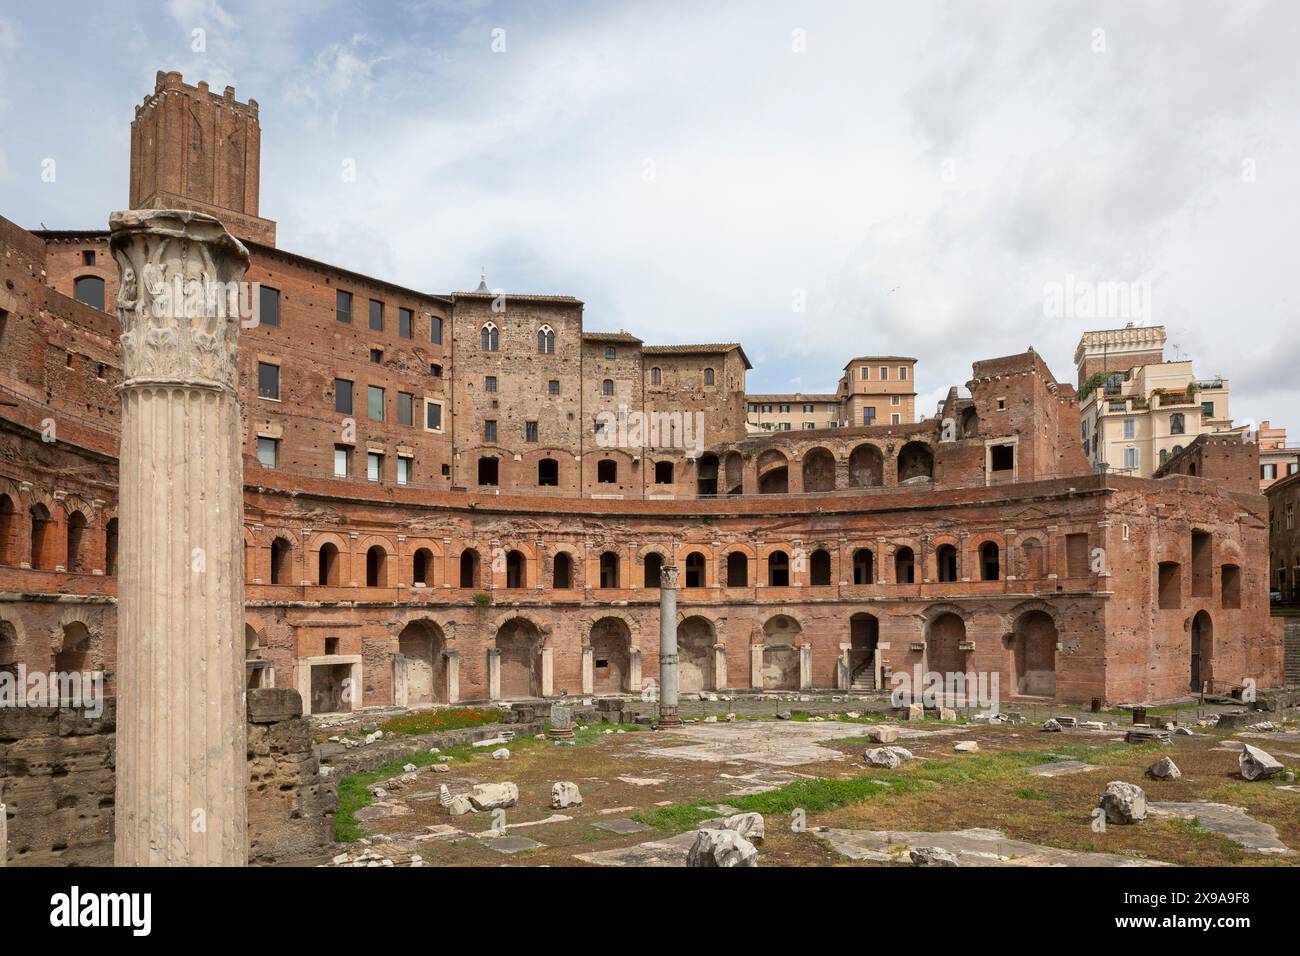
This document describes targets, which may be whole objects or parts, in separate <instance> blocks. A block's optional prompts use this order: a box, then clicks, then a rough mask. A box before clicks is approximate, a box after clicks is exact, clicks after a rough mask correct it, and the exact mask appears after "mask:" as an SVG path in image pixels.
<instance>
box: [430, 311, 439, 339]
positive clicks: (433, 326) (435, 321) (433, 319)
mask: <svg viewBox="0 0 1300 956" xmlns="http://www.w3.org/2000/svg"><path fill="white" fill-rule="evenodd" d="M429 341H430V342H432V343H433V344H434V345H441V344H442V316H440V315H431V316H429Z"/></svg>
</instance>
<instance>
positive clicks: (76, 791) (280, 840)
mask: <svg viewBox="0 0 1300 956" xmlns="http://www.w3.org/2000/svg"><path fill="white" fill-rule="evenodd" d="M300 715H301V702H300V701H298V695H297V693H296V692H295V691H292V690H274V691H261V690H255V691H250V692H249V704H248V718H249V728H248V770H249V784H248V836H249V863H251V864H255V865H261V866H271V865H295V864H296V865H309V864H313V863H317V862H321V861H322V860H323V859H324V858H325V857H326V855H327V854H328V852H329V848H330V846H331V845H332V843H333V834H334V813H335V811H336V809H337V807H338V796H337V793H336V792H335V791H334V788H333V787H332V786H331V785H330V784H328V783H326V782H325V781H323V780H322V778H321V776H320V763H319V760H318V759H317V757H316V754H315V752H314V750H313V747H312V742H311V728H310V723H309V722H308V721H307V720H305V719H303V718H302V717H301V716H300ZM115 733H116V702H115V701H114V699H113V698H111V697H109V698H107V699H106V700H104V701H103V713H102V715H100V716H98V717H93V718H92V717H89V716H86V715H84V714H83V713H82V710H81V709H80V708H72V707H5V708H0V793H2V794H3V800H0V802H3V803H5V804H6V806H7V810H8V820H9V849H8V854H7V862H8V865H9V866H111V865H112V863H113V807H114V787H115V768H116V747H115Z"/></svg>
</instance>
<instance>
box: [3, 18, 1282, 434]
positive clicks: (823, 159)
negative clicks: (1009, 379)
mask: <svg viewBox="0 0 1300 956" xmlns="http://www.w3.org/2000/svg"><path fill="white" fill-rule="evenodd" d="M1298 40H1300V4H1295V3H1291V2H1277V3H1269V2H1260V0H1234V2H1232V3H1222V2H1218V0H1213V2H1210V0H1205V2H1202V0H1177V2H1154V0H1142V2H1138V0H1123V2H1114V3H1110V2H1089V3H1083V2H1069V0H1058V2H1051V3H1047V2H1042V0H998V2H981V0H962V2H957V0H953V2H949V3H938V2H924V0H909V2H907V3H892V2H891V3H875V2H843V3H831V2H827V3H807V4H799V3H764V2H758V0H738V2H726V0H721V2H711V3H707V4H703V3H699V2H674V0H654V2H646V3H634V2H622V3H621V2H604V3H584V2H569V3H541V2H536V0H534V2H518V3H492V2H487V0H482V2H479V0H389V2H382V3H380V2H368V3H363V2H360V0H275V2H268V0H149V2H122V3H118V4H103V3H98V2H96V3H90V2H81V0H63V2H46V3H40V4H38V3H34V2H23V3H19V2H14V0H0V130H3V135H0V215H3V216H5V217H6V218H9V219H11V220H14V221H15V222H17V223H19V224H20V225H23V226H25V227H28V228H39V227H40V226H42V225H44V226H46V227H47V228H51V229H60V228H65V229H66V228H104V227H105V226H106V223H107V217H108V213H109V212H110V211H112V210H115V209H119V208H123V207H124V206H125V205H126V203H127V189H128V178H127V175H128V160H129V156H128V152H129V143H130V121H131V117H132V115H133V111H134V107H135V105H136V104H138V103H139V102H140V101H141V100H142V99H143V97H144V96H145V95H146V94H148V93H150V92H151V91H152V90H153V86H154V76H155V73H156V71H158V70H180V71H181V72H182V73H183V75H184V77H185V80H186V81H187V82H189V83H196V82H198V81H199V80H207V82H208V83H209V84H210V85H211V86H212V87H213V88H214V89H216V90H221V89H222V88H223V87H224V86H226V85H233V86H234V87H235V88H236V91H237V96H238V97H239V99H241V100H244V99H248V98H250V97H251V98H253V99H256V100H257V101H258V103H259V106H260V119H261V126H262V171H261V214H262V215H263V216H265V217H267V218H270V219H274V220H276V221H277V223H278V240H277V244H278V245H279V246H280V247H281V248H284V249H287V250H290V251H293V252H297V253H301V254H303V255H307V256H310V257H312V258H317V259H322V260H324V261H327V262H331V263H335V264H337V265H340V266H343V267H345V268H348V269H352V270H355V271H358V272H362V273H367V274H371V275H375V276H377V277H380V278H383V279H386V280H389V281H392V282H396V283H399V284H402V285H406V286H410V287H413V288H416V289H420V290H423V291H427V292H434V293H446V292H450V291H453V290H458V289H472V288H474V287H475V286H476V285H477V284H478V279H479V272H480V269H486V271H487V279H488V285H489V286H490V287H492V288H494V289H496V288H503V289H506V290H508V291H510V292H543V293H558V294H569V295H575V296H577V297H578V298H580V299H582V300H583V301H584V302H585V303H586V308H585V312H584V323H585V327H586V328H588V329H590V330H616V329H627V330H628V331H631V332H633V333H635V334H636V335H638V336H640V337H641V338H643V339H645V340H646V341H647V342H651V343H655V344H666V343H677V342H692V341H694V342H700V341H707V342H730V341H738V342H741V343H742V344H743V345H744V347H745V351H746V353H747V354H748V356H749V358H750V360H751V361H752V362H753V363H754V366H755V368H754V371H752V372H751V373H750V375H749V381H748V389H749V391H751V392H795V391H802V392H831V391H833V390H834V388H835V385H836V383H837V381H838V378H839V375H840V374H841V371H842V369H843V366H844V364H845V363H846V362H847V361H848V360H849V359H850V358H852V357H854V356H857V355H867V354H889V355H895V354H897V355H910V356H915V357H916V358H917V359H918V360H919V364H918V368H917V382H918V389H919V391H920V394H919V396H918V410H919V411H920V412H922V413H925V414H930V413H932V411H933V409H934V407H935V405H936V403H937V402H938V401H939V399H940V398H941V397H942V396H943V395H944V394H945V393H946V392H947V389H948V387H949V386H951V385H963V384H965V382H966V381H967V380H968V379H969V378H970V375H971V363H972V362H974V361H977V360H979V359H982V358H993V357H997V356H1002V355H1008V354H1012V353H1016V352H1022V351H1024V350H1025V349H1026V348H1028V347H1030V346H1033V347H1034V348H1035V349H1036V350H1037V351H1038V352H1039V353H1040V354H1041V355H1042V356H1043V357H1044V358H1045V359H1046V361H1047V362H1048V364H1049V365H1050V366H1051V368H1052V370H1053V371H1054V373H1055V374H1056V376H1057V378H1058V379H1060V380H1062V381H1068V382H1073V381H1074V380H1075V371H1074V364H1073V363H1074V349H1075V346H1076V345H1077V344H1078V341H1079V337H1080V335H1081V334H1082V333H1083V332H1084V331H1088V330H1091V329H1098V328H1115V327H1122V326H1124V325H1125V324H1127V323H1128V322H1130V321H1132V322H1134V323H1135V324H1163V325H1164V326H1165V327H1166V328H1167V330H1168V336H1169V342H1170V346H1169V348H1168V357H1170V358H1174V357H1178V358H1184V359H1188V358H1189V359H1191V360H1193V361H1194V363H1195V369H1196V374H1197V376H1198V377H1199V378H1202V379H1205V378H1212V377H1216V376H1226V377H1228V378H1229V379H1230V380H1231V388H1232V398H1231V409H1230V412H1231V414H1232V415H1233V417H1234V418H1235V419H1237V421H1238V422H1242V421H1249V422H1258V421H1260V420H1263V419H1270V420H1271V421H1272V422H1273V424H1274V425H1286V426H1289V427H1290V429H1291V431H1292V439H1293V440H1292V444H1300V376H1298V375H1297V369H1298V368H1300V322H1298V321H1297V311H1298V308H1300V303H1298V302H1297V298H1296V295H1295V290H1293V289H1292V288H1291V284H1292V282H1293V281H1294V276H1295V271H1296V255H1295V240H1294V227H1295V224H1296V223H1297V221H1298V220H1300V217H1298V216H1297V212H1300V179H1298V178H1297V173H1296V171H1297V170H1300V56H1297V55H1296V53H1295V51H1296V49H1298V48H1300V44H1298V43H1297V41H1298ZM51 161H52V162H51ZM349 170H351V171H355V175H354V176H351V177H349V176H347V175H345V171H349ZM1067 288H1068V289H1069V290H1071V294H1070V296H1069V297H1068V299H1065V300H1064V301H1063V298H1062V296H1061V295H1060V294H1059V293H1060V292H1061V290H1063V289H1067ZM1094 292H1095V293H1097V294H1096V295H1095V296H1092V295H1091V293H1094ZM1106 293H1124V294H1121V295H1118V296H1117V295H1114V294H1111V295H1108V294H1106Z"/></svg>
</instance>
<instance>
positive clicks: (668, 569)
mask: <svg viewBox="0 0 1300 956" xmlns="http://www.w3.org/2000/svg"><path fill="white" fill-rule="evenodd" d="M659 587H660V588H662V589H664V590H667V591H676V590H677V566H676V565H672V564H665V565H664V566H663V567H662V568H660V569H659Z"/></svg>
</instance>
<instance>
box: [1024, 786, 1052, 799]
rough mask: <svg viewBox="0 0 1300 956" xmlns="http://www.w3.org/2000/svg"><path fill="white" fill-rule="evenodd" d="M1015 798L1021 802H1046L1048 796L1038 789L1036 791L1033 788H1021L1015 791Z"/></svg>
mask: <svg viewBox="0 0 1300 956" xmlns="http://www.w3.org/2000/svg"><path fill="white" fill-rule="evenodd" d="M1016 796H1017V797H1019V798H1020V799H1021V800H1046V799H1048V795H1047V794H1046V793H1044V792H1043V791H1042V790H1038V789H1036V788H1034V787H1021V788H1020V789H1019V790H1017V791H1016Z"/></svg>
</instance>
